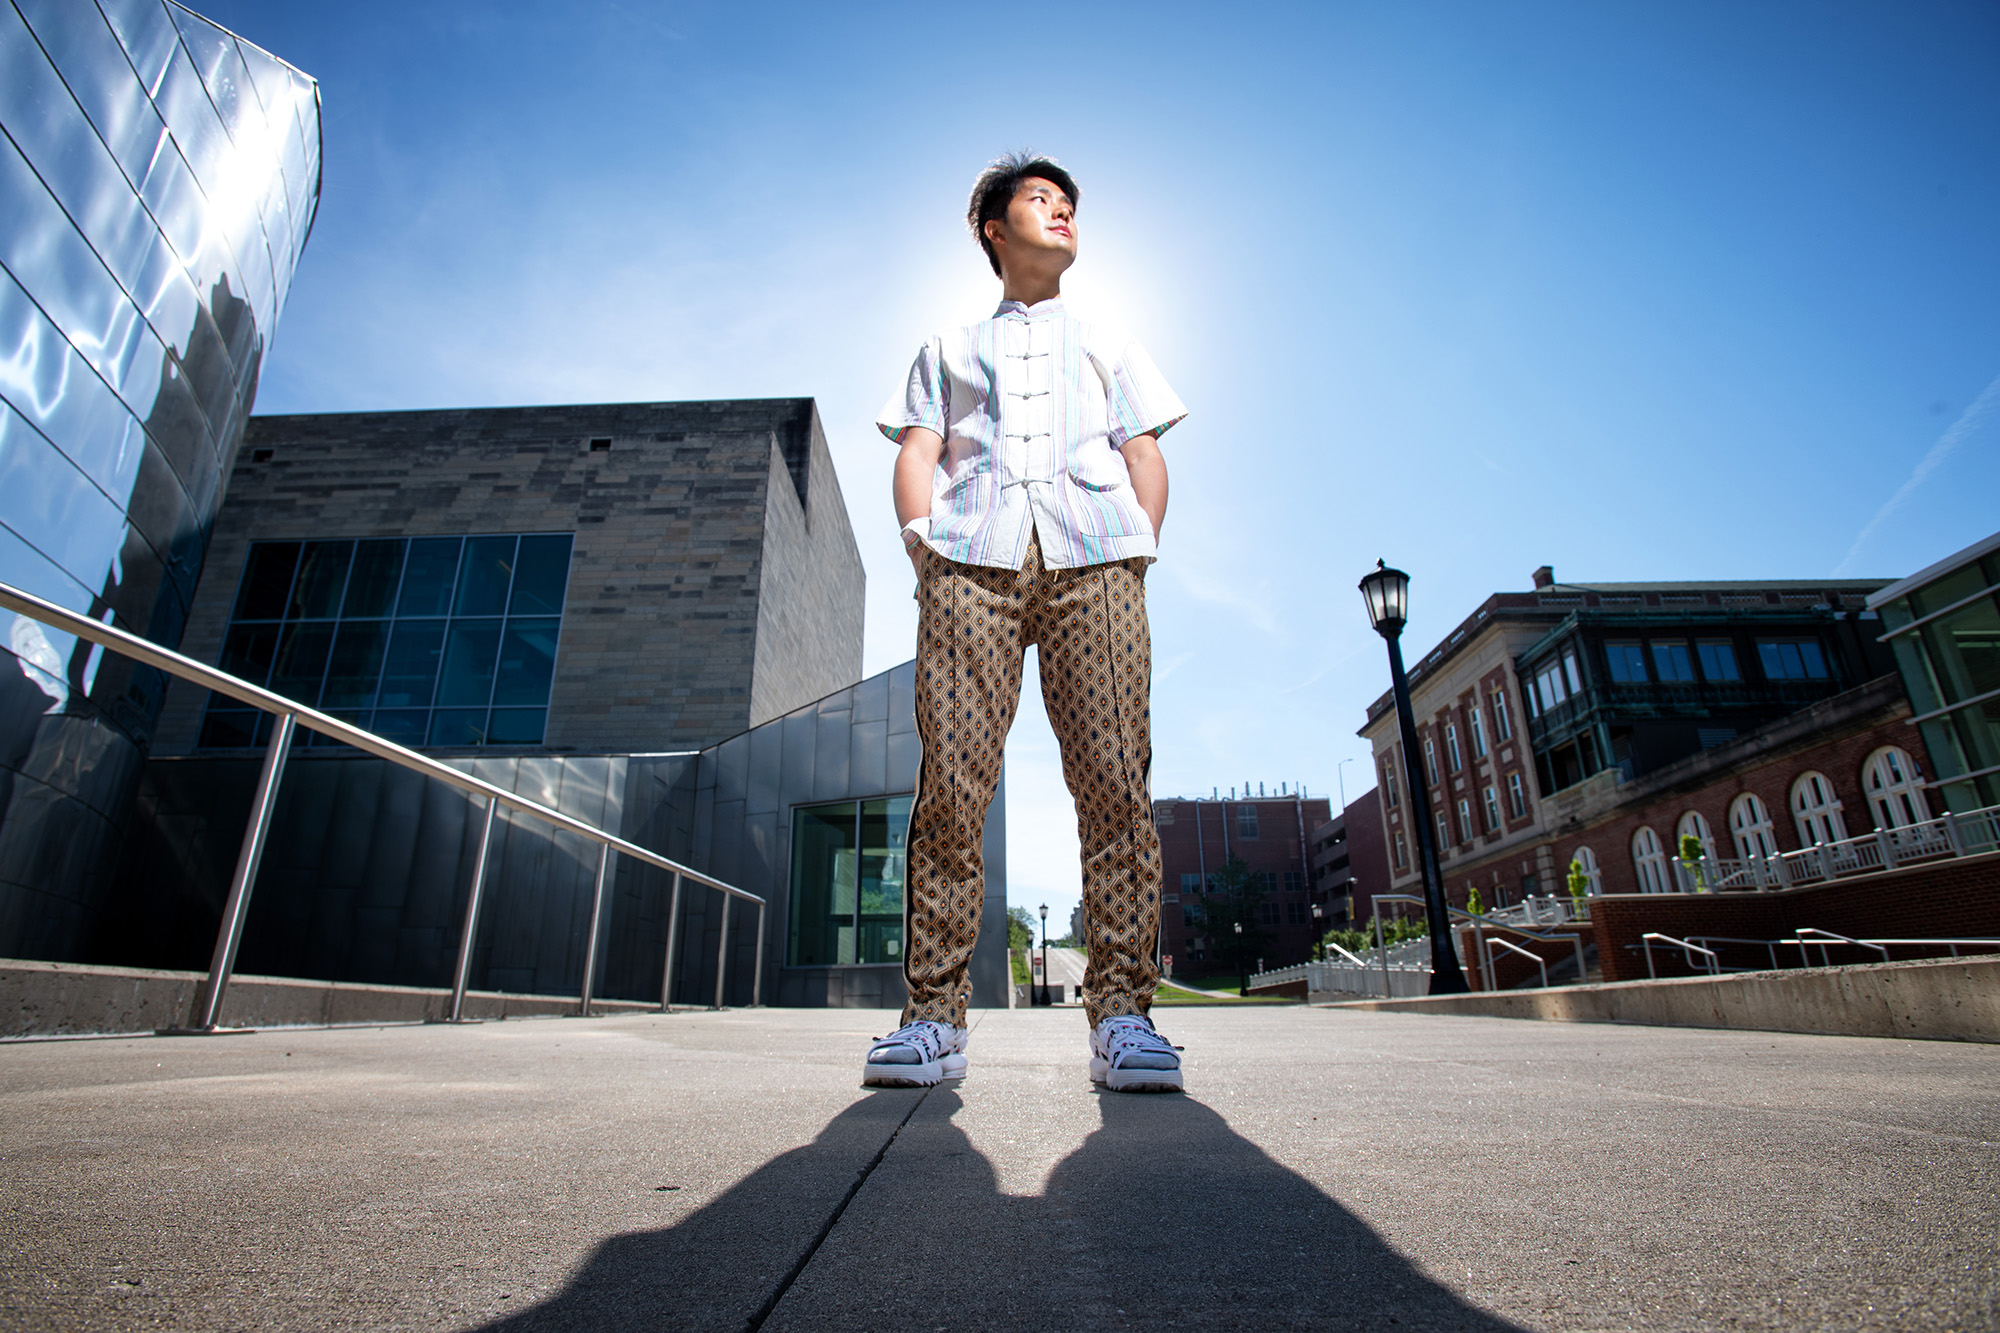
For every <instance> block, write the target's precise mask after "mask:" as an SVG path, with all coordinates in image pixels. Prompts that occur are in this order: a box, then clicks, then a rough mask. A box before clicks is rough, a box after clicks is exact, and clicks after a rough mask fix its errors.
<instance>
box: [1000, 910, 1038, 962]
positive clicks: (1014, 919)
mask: <svg viewBox="0 0 2000 1333" xmlns="http://www.w3.org/2000/svg"><path fill="white" fill-rule="evenodd" d="M1034 947H1035V914H1034V913H1033V912H1030V911H1029V910H1028V909H1027V908H1025V907H1010V908H1008V909H1007V948H1008V949H1009V950H1010V951H1011V950H1015V949H1032V948H1034Z"/></svg>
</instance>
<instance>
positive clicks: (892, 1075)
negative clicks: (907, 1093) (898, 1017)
mask: <svg viewBox="0 0 2000 1333" xmlns="http://www.w3.org/2000/svg"><path fill="white" fill-rule="evenodd" d="M971 1035H972V1034H971V1032H970V1031H969V1030H968V1029H966V1028H955V1027H953V1026H952V1025H951V1024H949V1023H933V1022H931V1021H929V1020H928V1019H922V1018H920V1019H918V1020H917V1021H916V1022H914V1023H905V1024H904V1025H903V1026H902V1027H899V1028H897V1029H896V1030H895V1031H894V1032H891V1033H890V1034H889V1035H888V1036H886V1037H882V1038H879V1039H877V1041H876V1042H875V1044H874V1045H873V1046H870V1047H869V1048H868V1059H867V1061H866V1062H864V1063H863V1064H862V1066H861V1081H862V1082H863V1083H864V1084H870V1085H874V1086H877V1087H889V1088H928V1087H930V1086H932V1085H933V1084H936V1083H942V1082H943V1081H944V1080H946V1079H948V1078H964V1077H965V1043H966V1039H967V1038H968V1037H970V1036H971Z"/></svg>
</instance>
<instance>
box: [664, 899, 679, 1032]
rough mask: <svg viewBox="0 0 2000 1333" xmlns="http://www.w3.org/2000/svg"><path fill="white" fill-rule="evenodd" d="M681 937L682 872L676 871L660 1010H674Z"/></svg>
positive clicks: (669, 1011) (668, 901) (668, 925)
mask: <svg viewBox="0 0 2000 1333" xmlns="http://www.w3.org/2000/svg"><path fill="white" fill-rule="evenodd" d="M680 939H681V872H680V871H678V870H676V871H675V872H674V891H673V893H672V895H671V896H669V898H668V899H667V961H666V962H665V963H663V964H662V965H661V967H660V1012H661V1013H663V1014H671V1013H672V1012H673V1011H674V950H675V949H676V948H677V947H679V945H680Z"/></svg>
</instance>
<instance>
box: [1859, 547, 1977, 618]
mask: <svg viewBox="0 0 2000 1333" xmlns="http://www.w3.org/2000/svg"><path fill="white" fill-rule="evenodd" d="M1994 551H2000V532H1996V533H1994V534H1993V535H1992V536H1991V537H1988V538H1986V539H1985V540H1984V541H1976V542H1974V543H1973V544H1972V545H1970V546H1968V547H1966V548H1965V549H1964V550H1962V551H1956V552H1954V553H1952V554H1951V555H1948V556H1946V557H1945V558H1944V559H1942V560H1940V561H1938V562H1937V563H1936V564H1932V565H1926V566H1924V568H1922V569H1920V570H1918V571H1917V572H1916V573H1914V574H1912V575H1910V576H1909V577H1908V578H1906V579H1897V580H1896V581H1895V582H1894V583H1892V584H1890V585H1889V586H1888V587H1886V588H1878V589H1876V590H1875V591H1874V592H1872V593H1870V594H1868V609H1869V610H1870V611H1873V610H1874V609H1875V608H1876V607H1878V606H1881V605H1882V604H1883V603H1884V602H1893V601H1895V600H1896V599H1897V598H1898V597H1907V596H1909V595H1910V594H1911V593H1913V592H1915V591H1916V590H1917V589H1918V588H1921V587H1923V586H1924V585H1925V584H1926V583H1930V582H1932V581H1934V580H1936V579H1940V578H1943V577H1944V576H1945V575H1946V574H1949V573H1951V571H1952V570H1954V569H1958V568H1961V567H1962V566H1965V565H1969V564H1971V563H1972V562H1973V561H1975V560H1977V559H1978V558H1979V557H1980V556H1982V555H1990V554H1991V553H1992V552H1994Z"/></svg>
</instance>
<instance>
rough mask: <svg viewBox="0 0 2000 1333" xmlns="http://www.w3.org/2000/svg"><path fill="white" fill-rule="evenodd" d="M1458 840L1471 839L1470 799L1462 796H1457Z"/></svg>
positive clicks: (1468, 840)
mask: <svg viewBox="0 0 2000 1333" xmlns="http://www.w3.org/2000/svg"><path fill="white" fill-rule="evenodd" d="M1458 840H1459V841H1460V842H1471V841H1472V801H1471V799H1470V798H1468V797H1464V796H1461V797H1459V798H1458Z"/></svg>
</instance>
